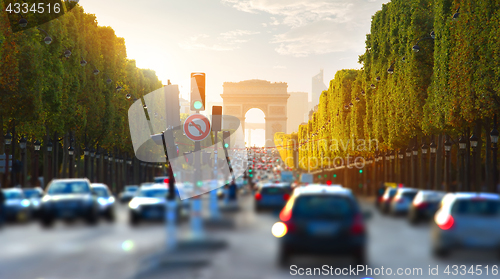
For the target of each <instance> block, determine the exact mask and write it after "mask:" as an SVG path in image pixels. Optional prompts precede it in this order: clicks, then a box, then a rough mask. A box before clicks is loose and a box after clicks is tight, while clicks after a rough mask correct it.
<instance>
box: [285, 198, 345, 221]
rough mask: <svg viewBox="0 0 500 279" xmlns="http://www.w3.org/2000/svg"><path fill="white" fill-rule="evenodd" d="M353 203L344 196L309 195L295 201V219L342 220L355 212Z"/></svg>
mask: <svg viewBox="0 0 500 279" xmlns="http://www.w3.org/2000/svg"><path fill="white" fill-rule="evenodd" d="M354 209H355V208H354V205H353V202H352V201H351V200H350V199H349V198H347V197H342V196H334V195H307V196H302V197H298V198H297V199H296V200H295V203H294V207H293V210H292V216H293V218H306V219H311V218H320V219H342V218H345V217H347V216H349V215H352V214H353V212H354Z"/></svg>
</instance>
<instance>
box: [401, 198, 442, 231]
mask: <svg viewBox="0 0 500 279" xmlns="http://www.w3.org/2000/svg"><path fill="white" fill-rule="evenodd" d="M444 195H446V193H445V192H441V191H432V190H420V191H419V192H418V193H417V195H416V196H415V198H414V199H413V202H412V203H411V205H410V208H409V211H408V220H409V221H410V223H411V224H417V223H419V222H421V221H429V220H431V219H432V218H433V217H434V214H435V213H436V211H437V210H438V208H439V204H440V203H441V200H442V199H443V197H444Z"/></svg>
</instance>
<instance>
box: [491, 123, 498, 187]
mask: <svg viewBox="0 0 500 279" xmlns="http://www.w3.org/2000/svg"><path fill="white" fill-rule="evenodd" d="M498 136H499V132H498V130H497V124H496V116H495V121H494V123H493V130H491V132H490V137H491V152H492V167H493V179H492V180H493V181H492V184H493V185H492V187H491V192H493V193H495V192H497V189H496V187H497V184H498V170H497V152H498V145H497V143H498Z"/></svg>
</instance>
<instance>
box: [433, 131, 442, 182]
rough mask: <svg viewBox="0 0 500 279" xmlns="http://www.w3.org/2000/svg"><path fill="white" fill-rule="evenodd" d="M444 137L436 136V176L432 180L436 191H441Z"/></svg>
mask: <svg viewBox="0 0 500 279" xmlns="http://www.w3.org/2000/svg"><path fill="white" fill-rule="evenodd" d="M443 146H444V136H443V135H442V134H439V135H438V139H437V150H436V176H435V180H434V185H435V187H436V189H438V190H443V188H444V187H443V170H444V168H443V164H444V160H443V156H444V148H443Z"/></svg>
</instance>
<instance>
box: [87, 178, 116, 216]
mask: <svg viewBox="0 0 500 279" xmlns="http://www.w3.org/2000/svg"><path fill="white" fill-rule="evenodd" d="M90 187H92V192H94V193H95V194H96V195H97V202H98V203H99V214H100V215H102V216H104V217H105V218H106V219H107V220H108V221H110V222H112V221H114V220H115V197H113V194H111V191H110V190H109V188H108V185H106V184H103V183H92V184H90Z"/></svg>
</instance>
